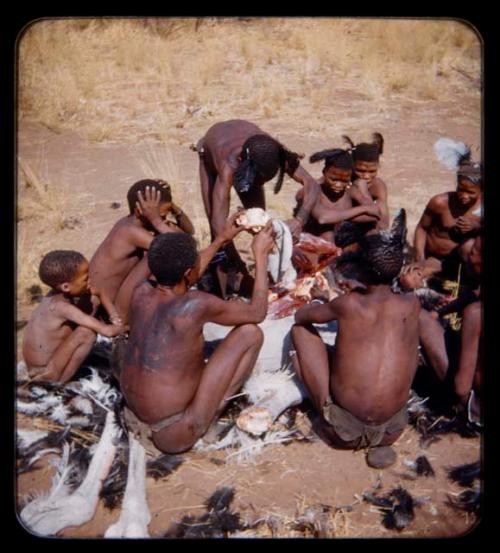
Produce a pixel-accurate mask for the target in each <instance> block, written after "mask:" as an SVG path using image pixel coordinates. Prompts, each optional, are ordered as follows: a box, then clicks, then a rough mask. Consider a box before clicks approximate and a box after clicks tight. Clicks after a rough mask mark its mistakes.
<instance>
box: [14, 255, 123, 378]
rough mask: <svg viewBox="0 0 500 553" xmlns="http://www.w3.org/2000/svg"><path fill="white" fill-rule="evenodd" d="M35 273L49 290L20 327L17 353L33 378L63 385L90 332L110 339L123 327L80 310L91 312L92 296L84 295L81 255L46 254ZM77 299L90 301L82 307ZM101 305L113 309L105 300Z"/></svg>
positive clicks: (88, 344)
mask: <svg viewBox="0 0 500 553" xmlns="http://www.w3.org/2000/svg"><path fill="white" fill-rule="evenodd" d="M39 274H40V279H41V280H42V282H44V283H45V284H47V285H48V286H50V287H51V290H50V292H49V293H48V294H47V295H46V296H45V297H44V298H43V300H42V302H41V303H40V305H39V306H38V307H37V308H36V309H35V311H34V312H33V314H32V315H31V318H30V320H29V322H28V325H27V326H26V329H25V331H24V337H23V357H24V361H25V363H26V365H27V368H28V372H29V374H30V376H32V377H33V380H39V381H56V382H62V383H64V382H67V381H68V380H69V379H70V378H71V377H72V376H73V375H74V374H75V372H76V371H77V370H78V368H79V367H80V366H81V364H82V362H83V361H84V360H85V358H86V357H87V355H88V354H89V353H90V350H91V349H92V346H93V345H94V343H95V340H96V333H99V334H102V335H104V336H108V337H113V336H116V335H118V334H120V332H122V330H123V326H122V325H121V324H113V325H107V324H105V323H103V322H101V321H98V320H97V319H96V318H94V317H92V316H91V315H89V314H88V313H85V312H84V310H87V311H90V312H92V311H94V310H95V307H96V305H97V301H96V300H98V298H97V297H96V296H95V295H94V296H92V298H91V297H90V294H91V288H90V284H89V263H88V261H87V260H86V259H85V257H83V255H82V254H80V253H78V252H75V251H72V250H55V251H52V252H49V253H48V254H47V255H46V256H45V257H44V258H43V259H42V262H41V263H40V270H39ZM102 299H104V298H102ZM77 300H91V301H87V305H86V306H85V302H84V301H80V302H79V303H78V304H77ZM105 303H107V308H108V309H109V311H111V312H113V310H112V307H109V306H110V303H108V302H105ZM82 309H83V310H82ZM117 323H118V321H117Z"/></svg>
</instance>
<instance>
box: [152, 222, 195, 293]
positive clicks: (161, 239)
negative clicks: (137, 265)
mask: <svg viewBox="0 0 500 553" xmlns="http://www.w3.org/2000/svg"><path fill="white" fill-rule="evenodd" d="M197 261H198V250H197V247H196V241H195V239H194V238H193V236H192V235H191V234H187V233H185V232H168V233H165V234H159V235H158V236H155V238H153V241H152V242H151V244H150V246H149V250H148V266H149V268H150V270H151V272H152V273H153V275H154V276H155V278H156V280H157V281H158V283H159V284H163V285H165V286H174V285H176V284H179V283H180V282H181V281H182V279H183V278H184V277H186V276H187V273H188V271H189V270H190V269H193V268H194V267H195V266H196V264H197Z"/></svg>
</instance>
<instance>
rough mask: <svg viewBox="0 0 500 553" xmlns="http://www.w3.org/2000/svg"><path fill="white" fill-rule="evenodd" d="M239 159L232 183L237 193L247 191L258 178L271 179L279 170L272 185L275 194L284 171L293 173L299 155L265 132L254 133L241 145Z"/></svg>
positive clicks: (281, 183)
mask: <svg viewBox="0 0 500 553" xmlns="http://www.w3.org/2000/svg"><path fill="white" fill-rule="evenodd" d="M239 161H240V164H239V166H238V168H237V169H236V171H235V173H234V178H233V185H234V187H235V189H236V190H237V191H238V192H239V193H245V192H248V191H249V190H250V188H251V187H252V186H254V184H255V182H256V180H257V179H259V178H260V179H264V180H265V181H266V182H267V181H269V180H271V179H272V178H274V176H275V175H276V173H278V171H279V175H278V180H277V181H276V183H275V185H274V193H275V194H277V193H278V192H279V191H280V190H281V186H282V185H283V178H284V176H285V171H288V172H289V173H290V174H291V175H293V173H295V171H296V170H297V167H298V166H299V163H300V156H299V154H296V153H295V152H292V151H290V150H288V149H287V148H285V147H284V146H283V144H281V143H280V142H278V141H277V140H275V139H274V138H272V137H271V136H269V135H267V134H255V135H253V136H251V137H249V138H248V139H247V140H246V141H245V143H244V144H243V146H242V147H241V153H240V156H239Z"/></svg>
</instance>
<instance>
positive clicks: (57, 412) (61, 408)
mask: <svg viewBox="0 0 500 553" xmlns="http://www.w3.org/2000/svg"><path fill="white" fill-rule="evenodd" d="M68 415H69V409H68V407H66V405H64V404H63V403H61V404H59V405H56V406H55V407H54V408H53V409H52V411H51V412H50V415H49V418H50V419H52V420H53V421H55V422H58V423H59V424H65V423H66V419H67V418H68Z"/></svg>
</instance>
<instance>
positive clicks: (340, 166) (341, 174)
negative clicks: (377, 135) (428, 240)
mask: <svg viewBox="0 0 500 553" xmlns="http://www.w3.org/2000/svg"><path fill="white" fill-rule="evenodd" d="M309 161H310V162H311V163H315V162H317V161H324V166H323V176H322V178H321V179H319V180H318V184H319V186H320V189H321V193H320V195H319V198H318V200H317V201H316V203H315V204H314V207H313V209H312V211H311V216H310V217H309V221H308V222H307V224H306V225H305V226H304V231H305V232H309V233H310V234H313V235H315V236H319V237H321V238H323V239H324V240H328V241H331V242H335V234H336V231H338V230H339V227H340V225H341V223H342V222H344V221H350V222H352V223H353V224H355V225H356V226H358V224H359V231H360V232H359V233H358V234H360V235H361V234H363V230H364V229H363V228H362V226H363V225H362V223H372V225H373V224H374V223H377V222H378V221H379V220H380V210H379V208H378V206H377V205H376V204H375V203H374V202H373V201H372V199H371V197H370V195H369V193H368V190H367V188H366V184H365V187H364V189H362V188H361V187H355V188H354V187H351V175H352V170H353V157H352V154H351V151H350V150H349V149H348V150H343V149H342V148H333V149H331V150H322V151H320V152H316V153H314V154H313V155H312V156H311V157H310V158H309ZM296 199H297V206H296V208H295V211H298V210H300V207H301V205H302V201H303V191H302V190H299V192H298V193H297V195H296ZM351 226H352V225H351ZM342 228H343V227H342ZM337 245H339V246H340V247H342V246H343V245H344V244H337Z"/></svg>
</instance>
